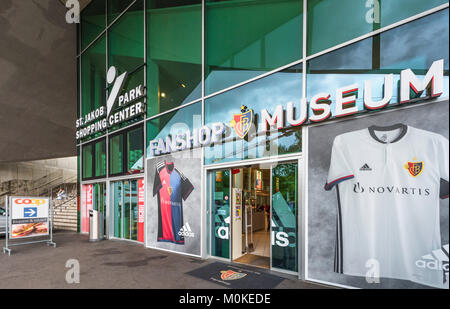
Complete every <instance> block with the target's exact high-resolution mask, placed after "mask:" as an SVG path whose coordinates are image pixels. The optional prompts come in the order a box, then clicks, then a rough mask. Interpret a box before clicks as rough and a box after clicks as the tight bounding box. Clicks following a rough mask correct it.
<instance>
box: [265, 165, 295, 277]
mask: <svg viewBox="0 0 450 309" xmlns="http://www.w3.org/2000/svg"><path fill="white" fill-rule="evenodd" d="M271 170H272V171H271V174H272V207H271V208H272V210H271V216H270V217H271V220H270V221H271V244H272V246H271V249H272V252H271V267H272V268H278V269H283V270H287V271H292V272H297V271H298V267H297V265H298V250H297V243H298V242H297V231H298V220H297V218H298V205H299V203H298V201H299V197H298V163H297V162H293V163H279V164H276V165H273V166H272V169H271Z"/></svg>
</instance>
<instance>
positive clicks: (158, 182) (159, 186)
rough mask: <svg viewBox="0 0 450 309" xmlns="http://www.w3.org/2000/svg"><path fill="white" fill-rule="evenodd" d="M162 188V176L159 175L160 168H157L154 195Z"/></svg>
mask: <svg viewBox="0 0 450 309" xmlns="http://www.w3.org/2000/svg"><path fill="white" fill-rule="evenodd" d="M161 188H162V183H161V177H159V173H158V169H156V170H155V177H154V180H153V196H155V195H156V194H157V193H158V191H159V190H161Z"/></svg>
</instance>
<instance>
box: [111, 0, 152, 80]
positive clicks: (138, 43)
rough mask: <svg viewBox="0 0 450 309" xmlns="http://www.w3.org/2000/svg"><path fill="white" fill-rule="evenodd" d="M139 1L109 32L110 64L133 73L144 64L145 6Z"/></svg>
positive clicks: (122, 70) (141, 0) (120, 70)
mask: <svg viewBox="0 0 450 309" xmlns="http://www.w3.org/2000/svg"><path fill="white" fill-rule="evenodd" d="M143 3H144V2H143V0H138V1H137V2H136V3H135V4H134V5H133V6H132V7H131V8H130V9H129V10H128V11H127V12H126V13H125V14H124V15H122V16H121V17H120V19H119V20H117V22H115V23H114V25H112V26H111V28H110V29H109V30H108V45H109V63H108V66H115V67H116V68H117V69H118V71H119V72H125V71H127V72H131V70H134V69H135V68H137V67H138V66H140V65H142V64H143V63H144V4H143Z"/></svg>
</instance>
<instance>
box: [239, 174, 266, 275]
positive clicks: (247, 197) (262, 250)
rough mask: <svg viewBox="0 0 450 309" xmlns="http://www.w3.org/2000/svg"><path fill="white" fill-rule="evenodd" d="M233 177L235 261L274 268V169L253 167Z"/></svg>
mask: <svg viewBox="0 0 450 309" xmlns="http://www.w3.org/2000/svg"><path fill="white" fill-rule="evenodd" d="M232 174H234V177H233V182H232V184H233V191H234V194H233V200H232V205H233V208H234V211H233V220H232V222H233V226H232V231H233V237H232V253H233V256H232V259H233V261H235V262H238V263H243V264H249V265H253V266H258V267H263V268H270V219H269V217H270V167H266V168H263V167H260V166H258V165H253V166H249V167H244V168H239V169H232ZM238 225H240V226H238Z"/></svg>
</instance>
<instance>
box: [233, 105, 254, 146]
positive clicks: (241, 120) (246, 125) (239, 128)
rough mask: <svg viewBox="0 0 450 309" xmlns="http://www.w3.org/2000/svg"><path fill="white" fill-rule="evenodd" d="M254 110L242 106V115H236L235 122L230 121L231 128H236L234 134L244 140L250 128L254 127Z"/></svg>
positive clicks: (234, 116)
mask: <svg viewBox="0 0 450 309" xmlns="http://www.w3.org/2000/svg"><path fill="white" fill-rule="evenodd" d="M252 121H253V110H252V109H250V110H249V109H248V108H247V106H245V105H242V106H241V114H234V115H233V120H231V121H230V126H231V127H232V128H234V132H236V135H237V136H239V137H240V138H242V139H243V138H244V137H245V136H246V135H247V133H248V131H249V130H250V128H251V127H252Z"/></svg>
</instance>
